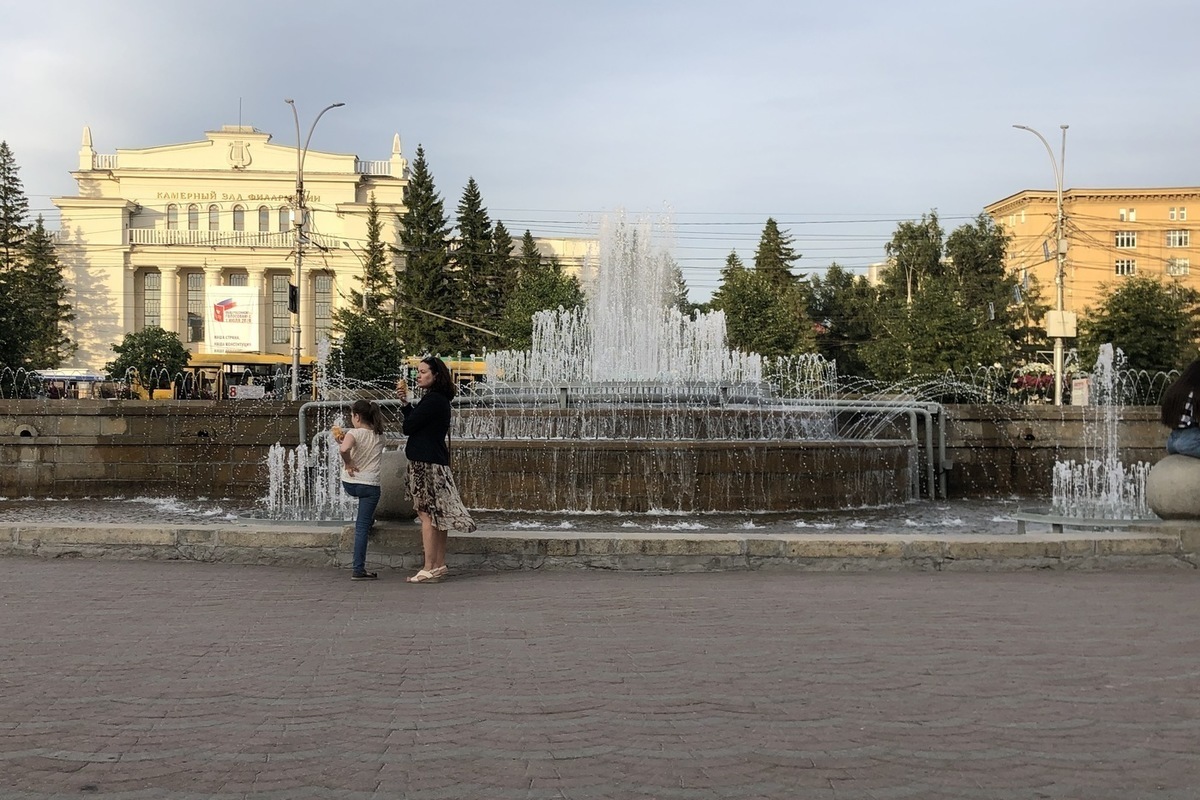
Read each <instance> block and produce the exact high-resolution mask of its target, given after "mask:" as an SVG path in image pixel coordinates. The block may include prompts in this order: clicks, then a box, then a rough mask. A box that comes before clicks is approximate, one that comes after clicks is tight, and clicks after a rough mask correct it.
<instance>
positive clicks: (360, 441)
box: [333, 400, 383, 581]
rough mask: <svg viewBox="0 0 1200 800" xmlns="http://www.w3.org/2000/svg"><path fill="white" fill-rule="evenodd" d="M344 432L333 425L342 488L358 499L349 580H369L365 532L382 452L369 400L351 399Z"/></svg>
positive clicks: (378, 417) (377, 418) (378, 420)
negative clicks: (340, 468)
mask: <svg viewBox="0 0 1200 800" xmlns="http://www.w3.org/2000/svg"><path fill="white" fill-rule="evenodd" d="M350 422H351V423H352V424H353V425H354V427H353V428H351V429H350V430H348V431H343V430H341V429H340V428H337V427H335V428H334V429H333V438H334V439H336V440H337V442H338V453H340V454H341V456H342V488H343V489H345V490H346V494H348V495H350V496H351V497H357V498H358V514H356V515H355V518H354V565H353V566H354V569H353V571H352V572H351V573H350V580H352V581H373V580H375V579H377V578H378V577H379V574H378V573H375V572H367V535H368V534H370V532H371V523H372V522H374V521H375V508H376V507H377V506H378V505H379V463H380V460H381V456H382V453H383V415H382V414H380V413H379V406H377V405H375V404H374V403H372V402H371V401H370V400H355V401H354V403H353V404H352V405H351V406H350Z"/></svg>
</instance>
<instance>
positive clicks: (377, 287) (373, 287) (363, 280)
mask: <svg viewBox="0 0 1200 800" xmlns="http://www.w3.org/2000/svg"><path fill="white" fill-rule="evenodd" d="M382 236H383V222H382V221H381V220H380V219H379V205H378V203H376V202H375V194H374V193H373V192H372V194H371V197H370V199H369V200H368V202H367V241H366V245H365V246H364V247H363V249H362V252H361V253H359V252H356V253H355V254H356V255H358V256H359V258H360V260H361V261H362V263H363V275H362V277H360V278H356V280H358V282H359V285H360V286H362V287H363V291H362V292H358V291H354V290H353V289H352V290H351V291H350V303H351V305H353V306H354V308H356V309H361V310H362V313H363V315H364V316H366V318H367V319H369V320H372V321H373V322H377V323H381V324H386V325H389V326H390V325H391V324H392V322H393V320H392V316H393V313H394V308H395V299H396V273H395V270H394V269H393V267H392V265H391V264H390V263H389V259H388V248H387V246H386V245H385V244H384V242H383V238H382ZM364 292H365V294H366V302H365V303H364V302H363V295H364Z"/></svg>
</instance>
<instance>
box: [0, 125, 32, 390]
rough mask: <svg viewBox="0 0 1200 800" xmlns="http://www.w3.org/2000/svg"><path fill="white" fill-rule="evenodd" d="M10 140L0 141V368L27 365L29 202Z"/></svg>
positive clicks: (14, 367)
mask: <svg viewBox="0 0 1200 800" xmlns="http://www.w3.org/2000/svg"><path fill="white" fill-rule="evenodd" d="M18 169H19V168H18V167H17V164H16V160H15V159H14V158H13V154H12V151H11V150H10V149H9V148H8V143H7V142H3V141H0V368H3V367H11V368H13V369H16V368H18V367H25V366H27V363H26V352H25V335H24V329H25V324H26V316H25V314H24V303H23V298H22V295H21V285H20V284H21V281H20V274H19V270H20V267H21V253H22V250H23V248H24V244H25V236H26V234H27V233H28V231H29V225H28V223H27V222H26V221H25V217H26V214H28V212H29V201H28V200H27V199H26V197H25V189H24V187H23V186H22V185H21V179H20V178H19V177H18V176H17V171H18Z"/></svg>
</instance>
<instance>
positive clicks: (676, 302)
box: [666, 257, 696, 317]
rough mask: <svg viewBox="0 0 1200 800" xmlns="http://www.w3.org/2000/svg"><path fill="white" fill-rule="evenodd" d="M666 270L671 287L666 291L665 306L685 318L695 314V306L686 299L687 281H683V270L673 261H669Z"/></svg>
mask: <svg viewBox="0 0 1200 800" xmlns="http://www.w3.org/2000/svg"><path fill="white" fill-rule="evenodd" d="M668 258H669V257H668ZM668 269H669V270H670V278H671V286H670V289H669V290H668V291H667V297H666V306H667V308H673V309H675V310H676V311H678V312H679V313H680V314H683V315H684V316H685V317H690V316H692V315H693V314H695V313H696V304H695V303H693V302H692V301H691V299H690V298H689V297H688V287H687V281H685V280H684V279H683V270H682V269H680V268H679V265H678V264H676V263H675V261H674V260H672V261H671V263H670V265H669V267H668Z"/></svg>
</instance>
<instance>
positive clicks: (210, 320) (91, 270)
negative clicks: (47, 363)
mask: <svg viewBox="0 0 1200 800" xmlns="http://www.w3.org/2000/svg"><path fill="white" fill-rule="evenodd" d="M298 155H299V153H298V151H297V148H296V146H294V145H280V144H273V143H272V142H271V136H270V134H267V133H264V132H262V131H258V130H256V129H254V128H252V127H249V126H239V125H227V126H224V127H222V128H221V130H219V131H209V132H207V133H206V134H205V138H204V139H203V140H202V141H197V142H187V143H184V144H175V145H165V146H159V147H149V148H143V149H129V150H124V149H122V150H117V152H116V153H115V154H112V155H109V154H100V153H97V152H96V151H95V149H94V148H93V146H92V135H91V131H90V130H89V129H88V128H84V131H83V141H82V145H81V147H80V150H79V164H78V169H77V170H76V171H74V172H72V173H71V174H72V176H73V177H74V178H75V180H76V182H77V183H78V186H79V193H78V195H76V196H74V197H57V198H54V199H53V202H54V204H55V205H56V206H57V207H58V209H59V211H60V213H61V233H60V241H59V245H58V255H59V261H60V263H61V264H62V267H63V271H64V277H65V278H66V280H67V283H68V285H69V286H70V287H71V289H72V295H71V296H70V298H69V302H70V303H71V304H72V306H73V308H74V312H75V321H74V323H73V324H74V328H73V330H71V331H70V332H69V333H70V335H71V337H72V338H73V339H74V340H75V341H76V342H77V343H78V344H79V350H78V352H77V353H76V355H75V358H74V361H73V364H72V366H76V367H83V368H91V369H103V367H104V365H105V364H106V363H107V362H109V361H111V360H113V359H114V358H115V356H116V354H115V353H113V351H112V345H113V344H118V343H120V342H121V341H122V339H123V338H124V336H125V334H127V333H131V332H135V331H140V330H143V329H145V328H147V327H150V326H160V327H162V328H164V329H166V330H168V331H173V332H175V333H177V334H178V335H179V338H180V341H182V342H183V344H184V346H185V347H187V348H188V349H189V350H190V351H191V352H193V353H206V352H225V351H228V350H229V348H230V342H231V341H233V339H231V338H230V337H220V336H216V335H215V329H216V328H219V327H221V323H222V321H223V320H222V319H221V318H222V312H224V314H225V316H226V318H236V319H237V320H238V322H239V323H240V324H241V325H242V326H243V329H242V330H241V331H240V333H239V336H238V337H235V338H236V343H235V344H234V345H233V350H236V351H238V352H258V353H274V354H280V355H283V354H287V353H291V352H292V350H293V348H292V330H293V325H294V319H293V317H292V314H291V312H290V311H289V285H291V284H294V283H295V280H296V271H295V249H296V238H297V231H296V229H295V227H294V223H295V220H296V218H297V217H296V216H295V215H294V205H295V195H296V178H297V166H298V161H299V159H298ZM303 167H304V171H303V174H304V190H305V192H304V193H305V205H306V207H307V209H308V224H307V225H306V228H305V241H306V242H307V243H306V244H305V246H304V250H303V263H302V270H301V275H300V283H299V288H300V291H299V298H300V308H299V310H300V331H301V337H300V344H301V352H302V354H303V355H305V356H315V355H317V354H318V353H317V344H318V342H319V341H321V340H322V339H324V338H328V337H329V336H330V335H331V332H332V324H333V312H334V310H335V309H337V308H339V307H341V306H344V305H348V304H349V303H350V292H351V291H352V290H353V291H361V289H362V282H361V278H362V275H363V266H364V265H363V262H364V256H363V248H364V246H365V244H366V239H367V206H368V202H369V200H370V198H371V197H372V196H374V199H375V202H376V203H377V204H378V206H379V212H380V213H379V219H380V222H381V223H382V224H383V231H382V239H383V242H384V243H385V245H397V244H399V239H398V230H397V226H398V225H399V219H398V218H399V215H401V214H403V213H404V211H405V207H404V192H405V188H406V186H407V184H408V166H407V161H406V159H405V158H404V156H403V155H402V153H401V144H400V137H399V135H395V136H393V140H392V148H391V154H390V156H389V157H388V158H387V159H383V160H378V161H364V160H361V159H359V158H358V157H357V156H354V155H344V154H338V153H326V152H319V151H315V150H309V151H308V152H307V153H306V154H305V156H304V164H303ZM226 295H228V296H226ZM218 307H221V308H219V309H218ZM234 307H236V309H237V313H236V315H235V314H233V313H232V311H231V309H232V308H234Z"/></svg>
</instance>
